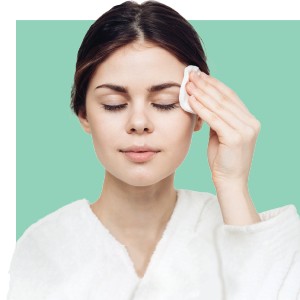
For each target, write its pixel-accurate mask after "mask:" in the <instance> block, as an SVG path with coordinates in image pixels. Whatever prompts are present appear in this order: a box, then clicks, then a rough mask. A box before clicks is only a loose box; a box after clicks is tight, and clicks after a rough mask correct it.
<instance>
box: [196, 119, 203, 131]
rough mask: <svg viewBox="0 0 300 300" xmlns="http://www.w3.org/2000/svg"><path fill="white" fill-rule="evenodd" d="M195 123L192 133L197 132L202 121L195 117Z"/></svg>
mask: <svg viewBox="0 0 300 300" xmlns="http://www.w3.org/2000/svg"><path fill="white" fill-rule="evenodd" d="M196 118H197V119H196V122H195V127H194V131H199V130H200V129H201V127H202V125H203V120H202V119H201V118H200V117H199V116H197V115H196Z"/></svg>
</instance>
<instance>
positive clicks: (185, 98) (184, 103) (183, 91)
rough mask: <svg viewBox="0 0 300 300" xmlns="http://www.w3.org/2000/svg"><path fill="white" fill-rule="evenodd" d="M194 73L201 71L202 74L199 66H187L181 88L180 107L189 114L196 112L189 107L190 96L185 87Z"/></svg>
mask: <svg viewBox="0 0 300 300" xmlns="http://www.w3.org/2000/svg"><path fill="white" fill-rule="evenodd" d="M192 71H199V72H200V70H199V68H198V67H197V66H192V65H190V66H187V67H186V68H185V69H184V75H183V80H182V83H181V87H180V90H179V103H180V106H181V107H182V109H183V110H185V111H187V112H189V113H192V114H195V112H194V111H193V110H192V108H191V107H190V105H189V102H188V98H189V95H188V93H187V91H186V89H185V85H186V84H187V82H188V80H189V74H190V73H191V72H192Z"/></svg>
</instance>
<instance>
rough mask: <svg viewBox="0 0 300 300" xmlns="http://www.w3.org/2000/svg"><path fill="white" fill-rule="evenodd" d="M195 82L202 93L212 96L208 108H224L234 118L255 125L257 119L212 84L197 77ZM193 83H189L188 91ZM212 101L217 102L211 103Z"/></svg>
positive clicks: (194, 79)
mask: <svg viewBox="0 0 300 300" xmlns="http://www.w3.org/2000/svg"><path fill="white" fill-rule="evenodd" d="M193 82H194V83H195V84H196V85H197V88H200V90H201V91H202V93H206V94H207V95H209V96H210V101H209V102H208V103H207V105H206V106H207V107H210V108H211V109H214V107H215V108H218V107H222V108H223V109H227V110H229V111H230V112H231V113H232V114H233V115H234V116H236V117H237V118H239V119H240V121H242V122H244V123H247V124H248V123H249V124H255V123H256V121H257V120H256V118H255V117H254V116H253V115H252V114H251V113H250V112H249V111H248V110H247V111H245V110H244V109H243V108H241V106H240V105H237V104H236V102H235V101H234V100H233V101H232V100H231V99H229V98H228V96H226V95H224V94H223V93H221V92H220V91H219V90H218V89H217V88H215V87H214V86H213V85H212V84H210V83H208V82H207V81H206V82H205V81H204V80H203V79H202V78H200V77H199V76H197V77H196V78H193ZM190 83H191V82H189V83H187V89H189V87H188V86H191V85H190ZM212 101H214V102H215V104H214V103H211V102H212ZM209 104H211V105H209Z"/></svg>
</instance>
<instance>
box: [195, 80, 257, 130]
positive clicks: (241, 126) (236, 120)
mask: <svg viewBox="0 0 300 300" xmlns="http://www.w3.org/2000/svg"><path fill="white" fill-rule="evenodd" d="M189 86H190V90H191V91H192V94H193V95H194V96H195V98H196V100H197V101H198V102H200V103H201V104H202V105H203V106H204V107H205V108H206V109H208V110H210V111H211V112H212V113H214V114H215V115H216V116H218V117H219V118H220V119H222V120H223V121H224V122H225V123H227V124H228V125H229V126H230V127H232V128H233V129H235V130H238V131H240V132H242V131H243V130H247V127H249V126H251V125H252V123H250V122H248V123H247V121H246V120H245V119H246V117H245V116H244V115H245V114H244V113H242V116H244V118H243V117H242V118H240V116H239V117H238V116H237V115H234V114H233V113H232V112H231V111H230V110H228V109H227V108H226V107H225V106H224V105H223V104H222V103H221V102H218V101H214V99H212V98H211V97H210V96H209V95H207V94H206V93H204V92H203V91H202V90H201V89H200V88H198V87H195V85H194V84H193V83H191V82H190V83H189Z"/></svg>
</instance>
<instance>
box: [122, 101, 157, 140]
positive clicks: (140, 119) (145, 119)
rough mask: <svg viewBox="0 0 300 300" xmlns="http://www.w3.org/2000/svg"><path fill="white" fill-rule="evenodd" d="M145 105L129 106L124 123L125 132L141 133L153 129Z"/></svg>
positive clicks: (149, 131)
mask: <svg viewBox="0 0 300 300" xmlns="http://www.w3.org/2000/svg"><path fill="white" fill-rule="evenodd" d="M145 106H146V105H145ZM145 106H144V105H143V106H142V105H141V106H140V107H133V106H132V107H131V109H130V112H129V117H128V122H127V125H126V131H127V133H129V134H133V133H136V134H143V133H144V132H146V133H151V132H152V131H153V128H154V126H153V123H152V121H151V120H150V116H149V112H148V111H147V107H145Z"/></svg>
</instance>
